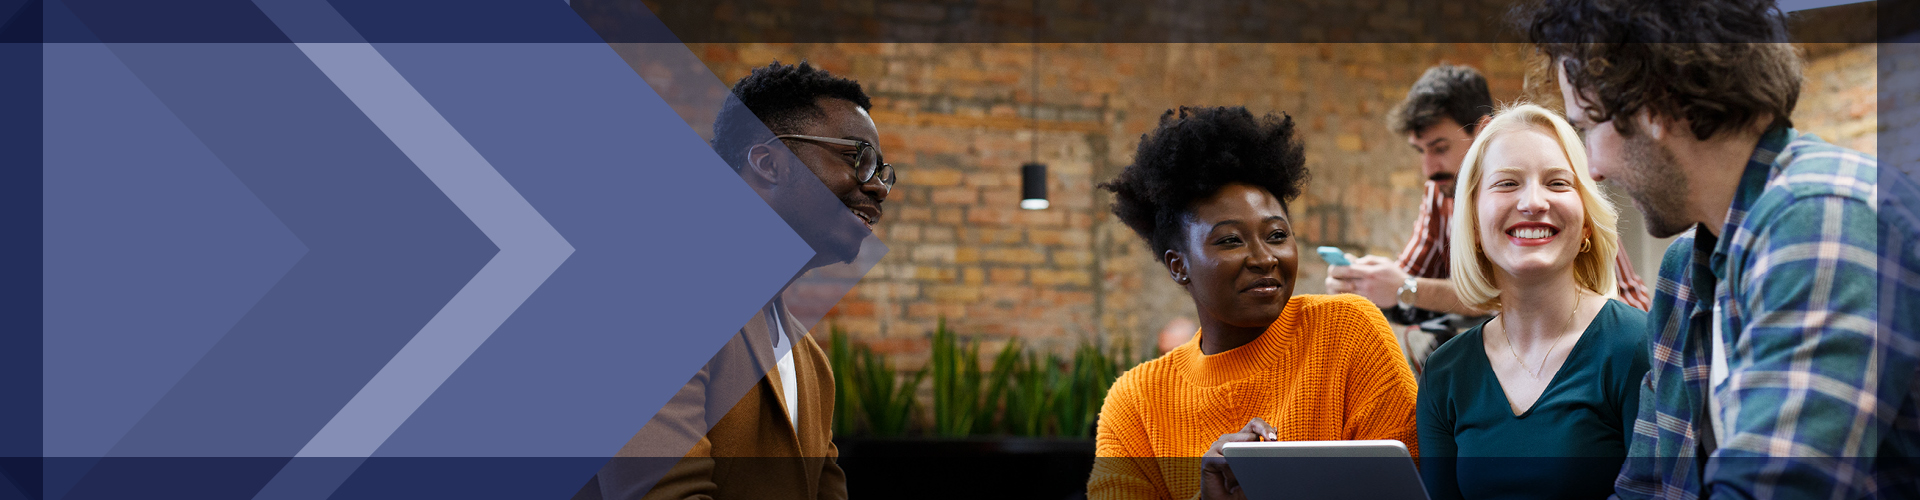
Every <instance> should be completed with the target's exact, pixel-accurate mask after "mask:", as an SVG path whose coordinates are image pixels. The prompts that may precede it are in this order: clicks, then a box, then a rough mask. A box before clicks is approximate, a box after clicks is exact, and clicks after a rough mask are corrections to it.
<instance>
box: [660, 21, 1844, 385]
mask: <svg viewBox="0 0 1920 500" xmlns="http://www.w3.org/2000/svg"><path fill="white" fill-rule="evenodd" d="M1863 47H1864V48H1861V47H1855V48H1850V49H1845V50H1839V51H1830V52H1827V53H1823V54H1825V55H1823V57H1822V59H1819V60H1816V61H1814V62H1813V63H1811V64H1809V70H1810V76H1809V78H1808V80H1809V85H1808V92H1807V95H1806V97H1803V98H1802V100H1801V103H1800V107H1799V109H1800V112H1799V113H1797V114H1796V117H1795V118H1796V121H1798V122H1800V123H1801V126H1802V127H1803V128H1808V129H1812V130H1815V131H1816V132H1819V133H1821V134H1822V135H1823V136H1824V137H1828V138H1829V139H1832V140H1834V141H1835V142H1836V143H1840V144H1843V145H1848V146H1850V147H1862V146H1860V144H1862V143H1860V142H1859V141H1867V142H1865V143H1864V144H1865V146H1864V147H1863V148H1862V149H1863V150H1867V151H1872V150H1873V148H1872V142H1871V141H1872V140H1873V127H1872V125H1871V122H1872V120H1873V118H1874V107H1873V104H1874V101H1873V95H1874V94H1873V90H1872V82H1873V67H1874V57H1873V52H1872V47H1871V46H1863ZM690 48H691V49H692V51H693V54H695V55H697V56H699V58H700V59H701V60H702V62H704V63H705V64H706V66H707V67H708V68H710V69H711V70H712V71H713V73H714V74H716V75H718V76H719V77H720V78H721V79H722V80H723V81H726V82H728V83H731V82H733V81H735V80H737V79H739V78H740V77H742V76H745V75H746V74H747V73H748V72H749V71H751V69H752V68H753V67H756V66H759V65H763V64H766V63H767V62H768V61H772V60H776V59H778V60H781V61H786V62H794V61H798V60H800V59H808V60H810V61H812V62H813V63H815V64H817V65H820V66H823V67H825V68H827V69H828V70H830V71H833V72H834V73H836V74H839V75H842V76H846V77H850V78H854V79H857V80H859V81H860V82H861V83H862V85H863V86H865V88H866V89H867V91H868V92H869V93H870V94H872V95H873V96H874V110H873V117H874V120H875V122H876V123H877V124H878V126H879V128H880V135H881V143H882V144H881V146H882V148H883V150H884V151H885V154H886V157H887V160H888V161H889V162H891V163H893V164H894V165H896V166H897V167H898V168H899V169H900V179H901V181H900V185H899V186H896V187H895V188H894V191H893V193H892V196H891V198H890V199H889V200H888V201H887V203H886V208H887V216H886V218H885V220H883V221H882V223H881V225H880V227H879V228H878V231H879V233H880V235H881V237H882V239H883V241H885V242H886V243H887V244H888V246H890V247H891V249H892V252H891V253H889V254H888V255H887V257H886V258H885V259H883V260H882V261H881V262H880V264H879V265H878V266H877V267H876V268H875V269H874V270H873V272H872V273H871V274H869V275H868V276H867V278H866V279H865V280H863V281H862V282H861V283H860V285H858V286H857V287H856V288H855V289H854V291H853V292H852V293H851V294H850V295H849V296H848V297H847V298H845V299H844V300H842V301H841V303H840V305H839V307H838V308H837V309H836V310H835V312H834V313H832V314H830V315H829V316H828V317H827V319H826V320H825V321H824V322H823V323H822V327H821V328H819V329H818V331H816V332H815V333H821V334H824V333H825V332H826V328H827V326H829V325H837V326H839V327H841V328H844V329H846V330H848V331H850V332H852V333H853V334H854V335H855V336H856V338H858V339H859V340H861V341H863V342H867V343H869V344H871V345H873V346H874V347H876V349H878V350H881V351H885V352H893V353H898V354H901V355H902V356H901V363H902V364H904V365H906V366H908V367H911V366H916V365H917V364H918V360H919V359H920V357H921V356H922V355H923V354H924V353H925V351H926V347H925V346H926V342H927V336H926V334H927V332H929V331H931V330H932V329H933V328H934V322H935V321H936V319H937V318H939V317H941V316H945V317H946V318H947V319H948V322H949V324H950V325H951V326H952V327H953V328H955V329H956V330H957V331H958V332H960V333H962V334H963V335H978V336H985V337H988V338H1008V337H1013V336H1017V337H1020V338H1021V339H1023V340H1024V341H1026V342H1028V343H1029V344H1030V345H1036V346H1038V347H1040V348H1042V349H1052V350H1056V351H1059V350H1064V349H1066V348H1069V347H1070V346H1071V345H1073V344H1074V343H1077V342H1079V341H1080V340H1081V339H1093V338H1101V339H1104V341H1106V342H1117V341H1120V340H1121V339H1130V340H1131V342H1132V344H1133V345H1134V346H1136V347H1137V348H1151V347H1150V346H1152V345H1153V339H1152V338H1151V337H1152V335H1154V334H1155V333H1156V332H1157V331H1158V330H1159V329H1160V328H1161V326H1162V325H1165V324H1166V323H1167V322H1168V321H1169V320H1171V319H1173V318H1176V317H1189V318H1191V317H1192V316H1193V311H1192V309H1193V305H1192V301H1191V299H1190V298H1189V297H1188V296H1187V295H1186V293H1185V292H1184V291H1182V290H1180V289H1179V288H1177V287H1176V286H1174V284H1173V283H1172V282H1171V281H1170V280H1169V279H1168V278H1167V277H1166V272H1165V270H1164V269H1163V268H1162V267H1160V265H1159V264H1158V263H1157V261H1156V260H1155V259H1154V258H1153V256H1151V255H1149V253H1150V252H1148V251H1147V249H1146V248H1145V245H1144V243H1142V242H1141V241H1140V239H1139V238H1138V237H1136V236H1135V235H1134V234H1133V233H1132V232H1131V231H1130V230H1128V229H1127V228H1126V227H1125V226H1124V225H1121V224H1120V223H1119V222H1118V221H1117V220H1115V219H1114V218H1113V217H1112V216H1111V215H1110V214H1109V213H1108V212H1107V209H1106V207H1107V205H1108V203H1109V197H1108V196H1107V194H1106V193H1105V192H1104V191H1099V190H1096V189H1094V188H1093V186H1094V185H1095V184H1097V183H1099V182H1103V181H1105V180H1107V179H1110V178H1112V177H1113V176H1114V175H1115V174H1117V173H1118V172H1119V170H1120V169H1121V168H1122V167H1124V166H1125V165H1126V164H1127V163H1129V162H1130V161H1131V159H1132V156H1133V151H1134V149H1135V147H1136V145H1137V143H1138V140H1139V137H1140V135H1141V134H1142V133H1145V132H1146V131H1148V130H1150V129H1151V128H1152V127H1153V125H1154V124H1155V123H1156V121H1157V119H1158V118H1159V116H1160V115H1161V113H1162V112H1164V111H1165V110H1167V109H1168V108H1170V107H1174V106H1178V105H1245V106H1247V107H1249V108H1251V109H1252V110H1253V111H1254V112H1256V113H1263V112H1288V113H1291V114H1292V115H1293V116H1294V119H1295V120H1296V121H1298V122H1299V123H1300V131H1301V132H1302V134H1303V139H1304V141H1305V143H1306V147H1307V158H1308V162H1309V168H1310V169H1311V171H1312V173H1313V181H1312V182H1311V184H1310V185H1309V186H1308V188H1307V190H1306V192H1305V194H1303V195H1302V196H1301V197H1300V199H1298V200H1296V201H1295V202H1294V203H1293V205H1292V211H1293V216H1294V219H1295V228H1296V230H1297V231H1298V233H1299V239H1298V244H1299V249H1300V256H1299V263H1300V265H1299V269H1300V272H1299V283H1298V284H1297V285H1296V287H1295V293H1320V292H1321V291H1322V289H1323V287H1322V285H1321V281H1322V279H1323V277H1324V275H1325V271H1326V266H1325V264H1324V263H1323V262H1321V261H1320V259H1319V258H1318V257H1317V256H1315V255H1313V253H1312V250H1311V249H1312V248H1313V247H1314V246H1318V245H1339V246H1342V247H1345V248H1347V249H1349V250H1350V251H1355V252H1356V253H1362V252H1371V253H1376V254H1383V255H1391V254H1393V253H1395V252H1397V251H1398V250H1399V249H1400V246H1401V245H1402V244H1403V243H1404V242H1405V238H1406V235H1407V234H1408V233H1409V232H1410V231H1411V228H1412V224H1413V217H1414V205H1416V204H1417V202H1418V200H1419V197H1420V189H1421V184H1422V179H1421V178H1420V177H1419V174H1418V171H1417V169H1415V168H1413V166H1414V164H1415V163H1414V162H1415V161H1416V159H1415V158H1414V157H1413V155H1412V153H1411V152H1410V150H1409V149H1408V146H1406V144H1405V142H1404V140H1403V139H1402V138H1400V137H1396V136H1394V135H1393V134H1392V133H1390V132H1388V131H1387V130H1386V128H1385V125H1384V122H1383V120H1382V115H1383V114H1384V113H1385V112H1386V110H1387V109H1388V108H1389V107H1390V106H1392V105H1393V104H1394V103H1396V102H1398V101H1399V99H1400V98H1401V97H1402V96H1403V95H1405V92H1406V90H1407V88H1408V87H1409V86H1410V85H1411V84H1412V83H1413V81H1414V80H1415V79H1417V78H1418V77H1419V75H1420V73H1421V72H1422V71H1424V70H1425V69H1426V68H1427V67H1428V66H1431V65H1433V64H1436V63H1439V62H1442V61H1445V62H1451V63H1461V64H1468V65H1472V66H1475V67H1477V68H1479V69H1480V70H1481V71H1482V72H1483V73H1485V74H1486V75H1487V77H1488V79H1489V83H1490V84H1491V87H1492V91H1493V94H1494V98H1495V100H1496V101H1498V102H1503V103H1504V102H1510V101H1513V100H1515V99H1518V98H1519V97H1520V96H1521V94H1522V88H1523V79H1524V76H1525V73H1526V69H1527V58H1526V55H1527V54H1528V53H1529V50H1530V49H1529V48H1528V47H1526V46H1523V45H1490V44H1391V45H1386V44H1338V45H1312V44H1254V45H1231V44H1229V45H1213V44H1192V45H1173V44H1108V45H1102V44H1068V45H1054V44H1042V45H1041V46H1039V47H1038V48H1039V50H1038V58H1039V59H1038V72H1037V78H1038V81H1037V83H1038V85H1037V87H1036V85H1035V83H1036V81H1035V78H1036V72H1035V71H1036V70H1035V57H1036V51H1035V50H1034V49H1035V47H1034V46H1032V45H1029V44H692V45H691V46H690ZM1862 51H1864V55H1862V54H1863V52H1862ZM641 71H642V73H643V74H645V73H646V71H647V70H646V69H644V68H642V69H641ZM1862 75H1864V81H1862V78H1863V76H1862ZM1862 85H1865V87H1864V88H1865V89H1866V90H1864V91H1862V90H1860V89H1861V88H1862ZM1036 88H1037V93H1036V92H1035V89H1036ZM1542 97H1547V96H1542ZM1545 100H1551V99H1550V97H1549V98H1548V99H1545ZM1543 104H1551V105H1554V106H1557V103H1543ZM1861 120H1865V123H1867V125H1864V128H1862V127H1863V126H1862V125H1860V123H1862V121H1861ZM695 126H696V128H699V127H701V126H702V125H701V124H699V123H696V124H695ZM1036 130H1037V131H1036ZM1835 131H1838V133H1836V132H1835ZM703 132H704V131H703ZM1036 137H1037V144H1038V145H1037V156H1038V157H1037V159H1038V160H1039V161H1041V162H1044V163H1046V164H1047V165H1048V168H1049V170H1048V174H1049V183H1048V184H1049V185H1048V191H1049V193H1050V198H1051V200H1052V203H1053V206H1052V208H1050V209H1047V210H1043V211H1025V210H1020V209H1019V208H1018V206H1017V205H1018V201H1019V199H1018V197H1019V184H1020V171H1019V166H1020V164H1022V163H1024V162H1027V161H1029V160H1031V159H1035V158H1033V156H1034V155H1035V154H1036V153H1035V152H1036V147H1035V139H1036ZM1849 141H1852V142H1849ZM1636 227H1637V226H1636ZM1640 262H1648V264H1643V266H1649V265H1652V264H1651V262H1652V261H1647V260H1640ZM993 348H997V346H991V345H990V346H989V350H990V349H993Z"/></svg>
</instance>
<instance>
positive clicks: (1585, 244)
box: [1580, 238, 1593, 253]
mask: <svg viewBox="0 0 1920 500" xmlns="http://www.w3.org/2000/svg"><path fill="white" fill-rule="evenodd" d="M1591 249H1593V238H1586V239H1582V240H1580V253H1587V250H1591Z"/></svg>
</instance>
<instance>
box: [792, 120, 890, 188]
mask: <svg viewBox="0 0 1920 500" xmlns="http://www.w3.org/2000/svg"><path fill="white" fill-rule="evenodd" d="M773 138H774V139H799V140H802V141H811V142H818V143H823V144H833V145H837V146H852V147H854V148H856V149H855V151H854V154H853V157H852V158H850V159H848V161H849V162H851V163H852V166H853V173H854V176H853V178H854V179H855V180H858V181H860V183H861V184H866V183H867V182H868V181H872V180H873V178H874V177H876V176H877V177H879V178H880V184H882V185H884V186H886V187H887V189H888V190H892V189H893V181H894V180H895V179H894V171H893V165H890V164H888V163H887V162H885V161H882V160H881V158H880V149H879V148H875V147H873V143H871V142H867V141H856V140H853V139H835V138H832V137H820V136H817V135H799V134H786V135H776V136H773Z"/></svg>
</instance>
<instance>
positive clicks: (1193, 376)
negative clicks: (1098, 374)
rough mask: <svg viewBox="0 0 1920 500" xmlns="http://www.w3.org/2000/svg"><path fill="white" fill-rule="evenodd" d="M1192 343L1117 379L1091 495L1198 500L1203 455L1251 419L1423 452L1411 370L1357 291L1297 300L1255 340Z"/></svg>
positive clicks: (1288, 431) (1292, 433) (1291, 435)
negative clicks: (1207, 351)
mask: <svg viewBox="0 0 1920 500" xmlns="http://www.w3.org/2000/svg"><path fill="white" fill-rule="evenodd" d="M1204 334H1206V332H1200V334H1198V335H1195V336H1194V338H1193V340H1190V341H1187V343H1186V344H1184V345H1181V346H1180V347H1178V348H1175V349H1174V350H1173V351H1171V352H1168V353H1167V354H1166V355H1163V356H1160V357H1159V358H1158V359H1155V360H1153V361H1148V362H1146V363H1142V364H1141V365H1140V366H1138V367H1135V368H1134V369H1132V370H1128V371H1127V373H1125V374H1122V375H1121V376H1120V379H1119V380H1117V381H1115V382H1114V383H1113V388H1112V389H1110V390H1109V391H1108V392H1107V401H1106V404H1105V405H1104V406H1102V407H1101V408H1100V432H1099V436H1098V438H1097V445H1096V446H1097V447H1096V449H1095V456H1096V457H1098V458H1096V459H1095V461H1094V466H1093V476H1092V477H1091V478H1089V480H1088V481H1087V497H1088V498H1091V499H1134V498H1166V499H1174V498H1180V499H1184V498H1194V497H1197V496H1198V495H1199V493H1200V459H1199V457H1200V455H1202V454H1205V453H1206V451H1207V448H1208V447H1209V446H1211V445H1212V444H1213V441H1214V440H1215V439H1219V437H1220V435H1221V434H1227V433H1230V432H1236V431H1239V430H1240V428H1241V427H1242V426H1244V425H1246V424H1247V421H1248V420H1251V419H1252V418H1253V417H1260V418H1261V419H1264V420H1266V421H1267V423H1270V424H1273V426H1274V427H1275V428H1276V429H1277V430H1278V431H1279V434H1280V440H1282V441H1309V440H1336V439H1339V440H1356V439H1398V440H1400V442H1402V443H1406V445H1407V449H1408V450H1409V451H1412V452H1413V453H1414V456H1415V457H1418V456H1419V448H1418V446H1419V439H1418V438H1417V436H1416V430H1415V427H1414V420H1413V407H1414V399H1415V395H1414V393H1415V391H1416V390H1417V389H1418V385H1417V384H1415V383H1414V381H1413V372H1412V370H1410V369H1409V368H1408V367H1407V362H1406V360H1405V358H1403V357H1402V356H1401V354H1400V348H1399V347H1398V344H1397V343H1395V341H1394V339H1393V332H1392V330H1390V329H1389V327H1388V326H1387V320H1386V318H1384V317H1382V316H1381V315H1380V310H1379V309H1378V308H1375V307H1374V306H1373V304H1372V303H1369V302H1367V300H1366V299H1363V298H1361V297H1360V296H1358V295H1300V296H1295V297H1293V298H1292V299H1290V300H1288V301H1287V307H1286V309H1285V310H1284V311H1283V312H1281V313H1280V318H1279V319H1278V320H1275V321H1274V322H1273V326H1270V327H1268V328H1267V331H1266V332H1265V333H1262V334H1261V335H1260V337H1259V338H1257V339H1254V341H1253V342H1251V343H1248V344H1247V345H1243V346H1240V347H1238V348H1235V349H1233V350H1231V351H1227V352H1223V353H1219V354H1215V355H1212V356H1207V355H1204V354H1201V353H1200V335H1204Z"/></svg>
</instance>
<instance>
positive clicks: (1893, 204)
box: [1615, 128, 1920, 500]
mask: <svg viewBox="0 0 1920 500" xmlns="http://www.w3.org/2000/svg"><path fill="white" fill-rule="evenodd" d="M1899 176H1900V174H1899V173H1897V172H1889V175H1888V176H1881V175H1879V172H1878V163H1877V161H1876V160H1875V159H1874V158H1873V157H1871V156H1868V155H1865V154H1862V153H1860V152H1857V151H1852V150H1848V149H1845V148H1841V147H1837V146H1834V145H1831V144H1827V143H1826V142H1825V141H1822V140H1820V139H1819V138H1817V137H1814V136H1812V135H1803V134H1800V133H1799V132H1797V131H1795V130H1793V129H1788V128H1782V129H1777V130H1774V131H1772V132H1770V133H1768V134H1766V135H1765V137H1763V138H1762V139H1761V141H1760V144H1759V147H1757V148H1756V149H1755V150H1754V153H1753V157H1752V158H1751V159H1750V160H1749V161H1748V163H1747V168H1746V172H1745V173H1744V174H1743V175H1742V177H1741V179H1740V186H1739V188H1738V191H1737V192H1736V193H1735V195H1734V199H1733V205H1732V207H1731V210H1730V211H1729V212H1728V213H1727V221H1726V225H1725V226H1724V227H1723V228H1722V229H1721V231H1720V236H1719V237H1715V236H1714V234H1713V233H1710V232H1708V231H1707V228H1706V226H1704V225H1702V226H1696V227H1695V228H1694V230H1693V231H1692V234H1691V235H1690V236H1683V237H1681V238H1680V239H1678V240H1676V241H1675V242H1674V243H1673V245H1672V246H1671V247H1669V248H1668V249H1667V254H1666V257H1665V259H1663V261H1662V262H1661V265H1660V279H1659V282H1658V284H1657V285H1656V286H1655V295H1654V299H1653V310H1652V312H1651V314H1649V315H1648V317H1647V326H1648V328H1649V329H1648V335H1649V338H1648V347H1649V349H1650V351H1651V352H1650V353H1649V361H1650V362H1651V363H1652V365H1653V367H1652V370H1650V371H1648V372H1647V376H1646V379H1645V381H1644V383H1643V387H1642V389H1641V395H1640V400H1641V402H1640V411H1639V417H1638V419H1637V422H1635V424H1634V427H1633V436H1632V438H1631V439H1632V441H1631V442H1630V443H1629V446H1628V459H1627V461H1626V464H1625V465H1624V466H1623V467H1622V469H1621V472H1620V478H1619V480H1618V481H1617V482H1616V483H1615V488H1616V493H1617V494H1618V496H1619V497H1621V498H1669V499H1695V498H1705V497H1709V496H1710V497H1712V498H1714V499H1721V498H1766V499H1822V500H1830V499H1852V498H1911V497H1920V483H1915V482H1914V480H1915V477H1916V475H1915V465H1916V461H1920V406H1917V405H1920V383H1915V380H1916V379H1920V363H1917V362H1916V358H1917V357H1920V352H1916V351H1920V340H1916V339H1917V338H1920V337H1917V336H1916V333H1915V328H1914V327H1915V323H1916V321H1915V320H1914V319H1913V318H1915V317H1920V292H1916V290H1920V285H1916V282H1917V281H1920V264H1917V262H1920V258H1917V257H1916V255H1920V251H1916V250H1914V248H1913V247H1914V246H1916V244H1920V241H1916V239H1915V238H1914V236H1913V235H1914V227H1916V224H1914V222H1913V217H1912V214H1913V210H1912V207H1911V206H1910V204H1912V203H1915V200H1916V196H1917V195H1916V194H1915V191H1916V190H1915V189H1914V187H1913V184H1912V183H1911V182H1910V181H1908V180H1906V179H1904V178H1899ZM1884 179H1892V182H1886V181H1884ZM1876 190H1877V192H1876ZM1876 197H1878V198H1879V199H1878V200H1877V201H1878V202H1879V203H1878V204H1876ZM1881 271H1885V272H1884V273H1882V272H1881ZM1716 305H1717V306H1719V307H1720V309H1721V315H1722V316H1723V317H1722V318H1720V321H1721V323H1720V327H1721V331H1722V337H1723V343H1724V347H1725V349H1726V353H1727V354H1726V359H1727V364H1726V372H1725V373H1726V374H1727V377H1726V378H1725V380H1724V381H1722V382H1721V383H1720V384H1719V385H1718V386H1716V387H1710V386H1711V385H1712V383H1711V381H1710V380H1709V378H1710V377H1709V366H1710V362H1711V358H1710V356H1711V345H1710V344H1709V341H1710V339H1711V336H1710V335H1711V334H1710V332H1711V331H1712V322H1713V321H1714V319H1715V318H1714V314H1713V308H1714V306H1716ZM1897 311H1904V313H1900V312H1897ZM1883 313H1885V314H1883ZM1707 398H1714V399H1715V400H1716V402H1717V403H1718V411H1719V421H1720V424H1721V425H1722V426H1723V427H1724V428H1722V429H1719V433H1718V434H1719V435H1720V436H1723V437H1724V440H1723V441H1720V442H1715V440H1714V435H1715V432H1714V431H1713V428H1712V425H1713V423H1712V422H1713V421H1712V419H1711V417H1710V416H1709V415H1708V411H1709V410H1708V408H1709V405H1708V404H1707Z"/></svg>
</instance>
